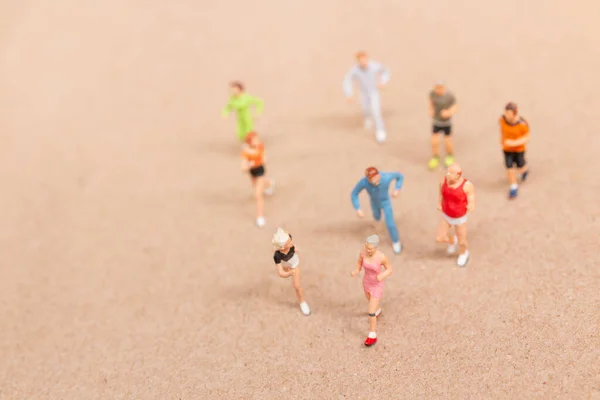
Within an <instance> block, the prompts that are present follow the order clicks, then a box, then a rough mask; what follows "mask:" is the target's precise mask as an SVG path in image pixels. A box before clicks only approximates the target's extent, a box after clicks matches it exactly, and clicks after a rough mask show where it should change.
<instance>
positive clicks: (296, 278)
mask: <svg viewBox="0 0 600 400" xmlns="http://www.w3.org/2000/svg"><path fill="white" fill-rule="evenodd" d="M294 271H296V274H295V275H293V276H292V284H293V285H294V289H295V290H296V297H298V303H303V302H304V291H303V290H302V286H300V267H296V268H294Z"/></svg>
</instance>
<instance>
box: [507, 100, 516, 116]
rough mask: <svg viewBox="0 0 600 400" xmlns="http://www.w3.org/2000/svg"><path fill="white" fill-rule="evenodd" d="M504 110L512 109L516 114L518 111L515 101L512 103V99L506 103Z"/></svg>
mask: <svg viewBox="0 0 600 400" xmlns="http://www.w3.org/2000/svg"><path fill="white" fill-rule="evenodd" d="M504 109H505V110H507V111H508V110H510V111H514V112H515V114H517V112H518V111H519V109H518V107H517V105H516V104H515V103H513V102H512V101H511V102H509V103H507V104H506V106H505V107H504Z"/></svg>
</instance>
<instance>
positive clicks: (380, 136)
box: [375, 131, 387, 143]
mask: <svg viewBox="0 0 600 400" xmlns="http://www.w3.org/2000/svg"><path fill="white" fill-rule="evenodd" d="M386 136H387V135H386V133H385V131H377V133H376V134H375V139H377V141H378V142H379V143H383V142H385V138H386Z"/></svg>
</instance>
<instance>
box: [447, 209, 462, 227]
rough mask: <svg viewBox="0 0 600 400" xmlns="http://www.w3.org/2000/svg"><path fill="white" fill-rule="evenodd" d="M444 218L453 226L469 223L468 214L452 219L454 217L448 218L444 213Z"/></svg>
mask: <svg viewBox="0 0 600 400" xmlns="http://www.w3.org/2000/svg"><path fill="white" fill-rule="evenodd" d="M442 217H443V218H444V220H446V222H447V223H449V224H450V225H452V226H457V225H462V224H464V223H465V222H467V214H465V215H463V216H462V217H458V218H452V217H449V216H447V215H446V214H445V213H444V212H443V211H442Z"/></svg>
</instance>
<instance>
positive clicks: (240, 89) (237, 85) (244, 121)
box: [222, 81, 263, 142]
mask: <svg viewBox="0 0 600 400" xmlns="http://www.w3.org/2000/svg"><path fill="white" fill-rule="evenodd" d="M229 87H230V89H231V98H230V99H229V103H227V105H226V106H225V108H223V111H222V115H223V118H227V117H228V116H229V113H231V112H233V111H235V112H236V113H237V138H238V140H239V141H240V142H243V141H244V139H245V138H246V135H247V134H248V133H249V132H252V131H253V130H254V121H253V120H252V113H251V112H250V106H254V107H255V108H256V115H257V116H258V115H260V114H261V113H262V111H263V101H262V100H261V99H259V98H258V97H254V96H250V95H249V94H248V93H246V91H245V89H244V84H243V83H241V82H238V81H234V82H231V84H230V85H229Z"/></svg>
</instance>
